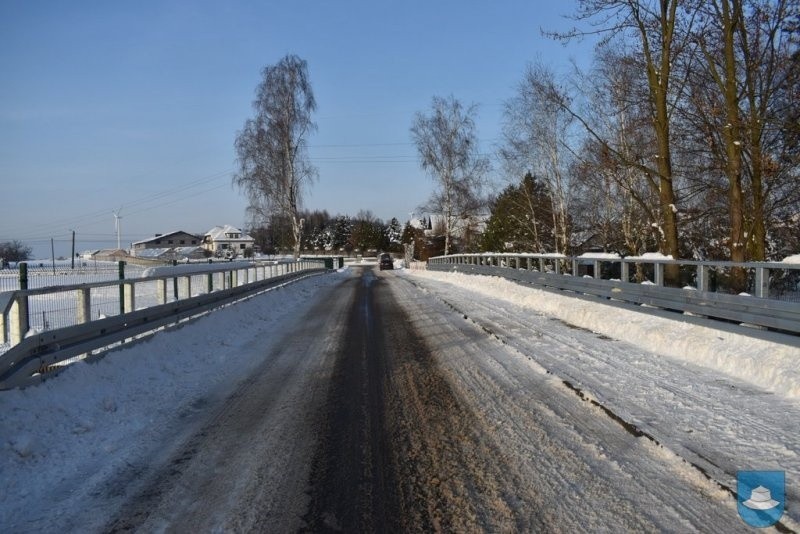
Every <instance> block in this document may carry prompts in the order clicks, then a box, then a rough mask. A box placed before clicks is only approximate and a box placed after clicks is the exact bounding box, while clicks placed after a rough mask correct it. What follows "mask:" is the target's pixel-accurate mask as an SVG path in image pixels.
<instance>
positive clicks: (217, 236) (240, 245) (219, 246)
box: [203, 224, 255, 257]
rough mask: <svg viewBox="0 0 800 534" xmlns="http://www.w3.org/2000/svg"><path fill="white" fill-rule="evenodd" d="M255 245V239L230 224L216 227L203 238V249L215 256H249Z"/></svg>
mask: <svg viewBox="0 0 800 534" xmlns="http://www.w3.org/2000/svg"><path fill="white" fill-rule="evenodd" d="M254 244H255V239H253V238H252V237H251V236H249V235H248V234H246V233H244V232H242V231H241V230H240V229H239V228H236V227H233V226H231V225H229V224H226V225H225V226H215V227H214V228H212V229H211V230H209V231H208V232H206V235H205V236H203V248H205V249H206V250H208V251H210V252H211V253H213V254H214V255H215V256H229V257H236V256H247V255H249V254H250V253H252V252H253V245H254ZM248 250H249V251H250V252H247V251H248Z"/></svg>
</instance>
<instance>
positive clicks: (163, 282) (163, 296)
mask: <svg viewBox="0 0 800 534" xmlns="http://www.w3.org/2000/svg"><path fill="white" fill-rule="evenodd" d="M156 293H157V294H158V303H159V304H166V303H167V279H166V278H162V279H160V280H156Z"/></svg>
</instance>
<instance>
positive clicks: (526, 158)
mask: <svg viewBox="0 0 800 534" xmlns="http://www.w3.org/2000/svg"><path fill="white" fill-rule="evenodd" d="M567 99H568V96H567V95H566V94H565V93H564V91H563V90H562V89H561V88H560V87H558V85H557V84H556V81H555V75H554V74H553V72H552V71H551V70H550V69H548V68H547V67H545V66H544V65H542V64H533V65H530V66H529V67H528V70H527V72H526V73H525V77H524V78H523V80H522V82H521V83H520V84H519V87H518V91H517V95H516V96H515V97H513V98H511V99H510V100H508V101H507V102H506V105H505V112H504V121H503V147H502V148H501V150H500V155H501V158H502V159H503V161H504V163H505V164H506V166H507V167H508V169H509V171H511V173H512V174H516V175H517V176H519V175H522V174H524V173H526V172H531V173H532V174H533V175H534V176H536V177H537V178H539V179H540V180H542V181H543V182H544V184H545V186H546V188H547V191H548V194H549V195H550V201H551V205H552V209H551V210H550V213H549V215H550V216H551V217H552V228H553V231H554V243H555V252H558V253H561V254H566V253H568V251H569V247H570V235H571V231H570V220H569V205H570V200H571V189H572V184H571V174H570V169H569V167H570V165H571V162H572V154H573V151H572V149H571V147H570V146H569V143H570V130H571V128H572V124H573V122H574V119H573V116H572V115H571V114H570V113H569V112H567V110H566V107H568V105H567V104H565V101H566V100H567ZM531 216H532V217H533V219H534V221H535V220H536V218H537V217H540V216H541V214H537V213H531Z"/></svg>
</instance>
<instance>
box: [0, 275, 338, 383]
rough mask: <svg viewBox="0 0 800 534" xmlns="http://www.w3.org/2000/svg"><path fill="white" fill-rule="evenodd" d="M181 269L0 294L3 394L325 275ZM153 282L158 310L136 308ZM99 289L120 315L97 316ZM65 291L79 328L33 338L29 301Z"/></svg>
mask: <svg viewBox="0 0 800 534" xmlns="http://www.w3.org/2000/svg"><path fill="white" fill-rule="evenodd" d="M182 267H183V266H177V267H175V268H174V269H172V272H169V271H170V268H158V269H159V272H157V274H156V275H155V276H146V277H142V278H138V279H125V280H118V281H116V282H96V283H91V284H79V285H72V286H54V287H49V288H37V289H30V290H25V291H13V292H6V293H0V312H2V313H1V314H0V317H2V324H0V331H1V332H3V336H4V337H3V341H4V342H5V348H7V350H6V351H5V352H3V353H0V390H2V389H9V388H13V387H18V386H21V385H26V384H30V383H35V382H37V381H39V380H40V379H41V378H42V376H43V375H42V372H41V371H42V370H43V369H45V368H48V366H53V365H54V364H59V363H60V362H64V361H66V360H70V359H71V358H74V357H76V356H81V355H85V354H88V353H90V352H91V351H93V350H96V349H99V348H102V347H106V346H109V345H111V344H114V343H118V342H121V341H125V340H129V339H133V338H134V337H135V336H138V335H140V334H143V333H146V332H149V331H153V330H155V329H158V328H160V327H163V326H166V325H170V324H175V323H177V322H179V321H181V320H184V319H186V318H189V317H193V316H196V315H199V314H202V313H205V312H207V311H209V310H211V309H213V308H216V307H219V306H222V305H224V304H227V303H230V302H233V301H235V300H238V299H241V298H244V297H246V296H249V295H252V294H255V293H258V292H260V291H264V290H265V289H268V288H270V287H273V286H275V285H280V284H282V283H285V282H286V281H288V280H291V279H294V278H298V277H302V276H306V275H309V274H316V273H321V272H325V267H324V263H323V262H321V261H318V260H303V261H298V262H269V263H265V264H255V263H253V264H250V265H246V266H243V265H241V264H233V265H231V264H229V265H224V264H223V265H220V264H213V265H209V266H208V267H207V268H206V269H204V270H202V271H198V270H192V271H187V270H186V268H185V267H184V268H183V270H182V269H181V268H182ZM164 269H165V270H166V271H164ZM197 277H201V278H202V280H203V282H205V284H204V287H203V288H202V290H201V291H200V292H199V293H198V292H196V291H194V292H193V291H192V280H193V279H196V278H197ZM153 284H155V286H156V293H157V304H155V305H151V306H146V307H141V306H139V307H138V308H137V302H138V301H137V287H138V288H142V287H144V286H146V285H153ZM108 290H111V291H108ZM98 291H99V292H101V294H103V293H104V294H108V293H111V294H114V295H117V298H118V300H119V306H120V307H121V310H120V313H118V314H115V315H112V316H102V315H101V316H100V317H99V318H97V319H95V318H93V316H92V314H91V309H92V304H91V301H92V298H93V296H94V295H95V294H96V293H97V292H98ZM62 293H68V294H69V293H71V294H73V298H74V300H75V301H76V302H77V307H76V308H75V309H76V310H77V311H76V314H75V317H74V321H73V323H74V324H71V325H70V326H65V327H62V328H56V329H53V330H48V331H43V332H35V333H34V332H30V331H29V330H28V326H29V321H28V311H29V309H30V307H29V301H30V299H32V298H35V297H38V296H45V297H46V296H47V295H51V294H62Z"/></svg>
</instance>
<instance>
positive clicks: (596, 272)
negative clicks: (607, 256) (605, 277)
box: [593, 260, 602, 280]
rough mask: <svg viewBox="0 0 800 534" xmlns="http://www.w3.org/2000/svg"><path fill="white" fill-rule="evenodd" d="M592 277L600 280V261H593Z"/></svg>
mask: <svg viewBox="0 0 800 534" xmlns="http://www.w3.org/2000/svg"><path fill="white" fill-rule="evenodd" d="M593 274H594V277H595V278H596V279H598V280H600V279H601V278H602V276H600V260H594V273H593Z"/></svg>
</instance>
